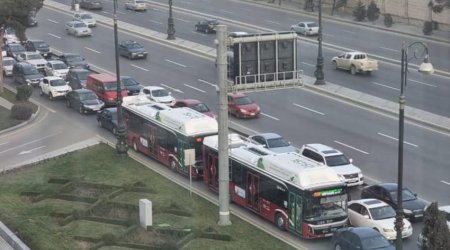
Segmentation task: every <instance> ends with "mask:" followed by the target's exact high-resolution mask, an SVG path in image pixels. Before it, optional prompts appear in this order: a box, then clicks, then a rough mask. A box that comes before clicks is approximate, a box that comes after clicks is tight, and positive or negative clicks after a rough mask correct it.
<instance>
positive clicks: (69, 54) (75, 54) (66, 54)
mask: <svg viewBox="0 0 450 250" xmlns="http://www.w3.org/2000/svg"><path fill="white" fill-rule="evenodd" d="M62 56H64V57H69V56H79V57H82V56H81V55H80V54H77V53H64V54H62Z"/></svg>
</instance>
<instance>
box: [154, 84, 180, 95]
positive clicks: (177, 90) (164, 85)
mask: <svg viewBox="0 0 450 250" xmlns="http://www.w3.org/2000/svg"><path fill="white" fill-rule="evenodd" d="M159 85H161V86H163V87H166V88H168V89H171V90H173V91H176V92H178V93H182V94H184V92H183V91H181V90H179V89H176V88H174V87H170V86H169V85H167V84H164V83H160V84H159Z"/></svg>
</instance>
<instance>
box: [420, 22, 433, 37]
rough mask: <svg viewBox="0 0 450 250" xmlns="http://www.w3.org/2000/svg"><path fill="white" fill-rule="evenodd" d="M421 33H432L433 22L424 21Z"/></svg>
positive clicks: (427, 34)
mask: <svg viewBox="0 0 450 250" xmlns="http://www.w3.org/2000/svg"><path fill="white" fill-rule="evenodd" d="M422 31H423V34H424V35H426V36H429V35H431V33H433V23H432V22H430V21H425V22H424V23H423V30H422Z"/></svg>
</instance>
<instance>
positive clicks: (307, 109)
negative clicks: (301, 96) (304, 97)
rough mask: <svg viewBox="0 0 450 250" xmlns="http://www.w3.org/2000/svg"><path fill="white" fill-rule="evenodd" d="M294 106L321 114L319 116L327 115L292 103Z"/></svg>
mask: <svg viewBox="0 0 450 250" xmlns="http://www.w3.org/2000/svg"><path fill="white" fill-rule="evenodd" d="M292 105H294V106H296V107H299V108H302V109H306V110H308V111H311V112H313V113H316V114H319V115H325V113H322V112H319V111H317V110H314V109H311V108H307V107H305V106H302V105H300V104H297V103H292Z"/></svg>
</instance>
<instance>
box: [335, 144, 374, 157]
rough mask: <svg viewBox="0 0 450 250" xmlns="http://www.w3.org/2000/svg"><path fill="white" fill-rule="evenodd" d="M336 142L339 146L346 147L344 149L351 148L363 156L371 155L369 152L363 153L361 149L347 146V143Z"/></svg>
mask: <svg viewBox="0 0 450 250" xmlns="http://www.w3.org/2000/svg"><path fill="white" fill-rule="evenodd" d="M334 142H336V143H337V144H339V145H342V146H344V147H347V148H351V149H353V150H355V151H358V152H361V153H363V154H366V155H370V154H369V153H368V152H366V151H363V150H361V149H358V148H355V147H352V146H350V145H347V144H345V143H342V142H340V141H334Z"/></svg>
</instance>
